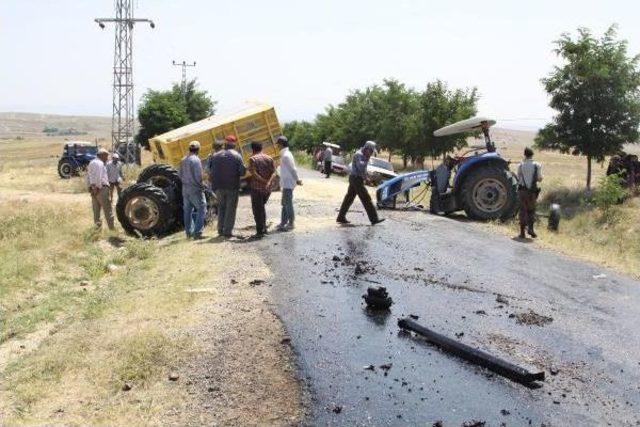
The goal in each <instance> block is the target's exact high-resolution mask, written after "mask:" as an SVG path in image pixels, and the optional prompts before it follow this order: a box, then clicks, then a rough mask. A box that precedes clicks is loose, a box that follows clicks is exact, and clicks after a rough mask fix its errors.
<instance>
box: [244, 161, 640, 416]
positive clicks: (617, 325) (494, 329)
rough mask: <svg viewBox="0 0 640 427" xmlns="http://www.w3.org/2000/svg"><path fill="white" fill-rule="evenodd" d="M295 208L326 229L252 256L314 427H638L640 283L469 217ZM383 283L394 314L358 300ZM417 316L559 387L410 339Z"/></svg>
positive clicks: (273, 240)
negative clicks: (263, 268)
mask: <svg viewBox="0 0 640 427" xmlns="http://www.w3.org/2000/svg"><path fill="white" fill-rule="evenodd" d="M310 174H311V173H307V174H306V176H305V178H306V179H307V180H308V179H315V176H316V175H310ZM296 203H297V205H298V209H297V213H298V215H299V216H305V217H307V218H308V217H317V218H318V223H319V224H321V225H319V226H318V227H317V228H314V229H310V230H306V231H305V230H297V231H295V232H288V233H275V234H273V235H271V236H269V237H268V238H266V239H263V240H261V241H259V242H257V243H256V245H257V246H258V247H259V248H260V250H261V251H262V253H263V255H264V259H265V261H266V262H267V263H268V264H269V266H270V268H271V269H272V271H273V272H274V277H273V278H272V279H270V283H269V285H270V286H268V287H266V288H265V292H268V293H269V295H270V299H271V300H272V301H273V302H274V308H275V311H276V313H277V314H278V315H279V316H280V317H281V319H282V320H283V322H284V324H285V327H286V329H287V331H288V333H289V335H290V336H291V345H292V346H293V348H294V350H295V353H296V355H297V357H298V365H299V371H300V377H301V378H302V379H303V380H304V381H305V383H306V384H307V386H308V389H309V393H310V396H311V400H310V407H309V414H308V417H307V421H306V422H307V424H309V425H345V426H346V425H349V426H351V425H375V426H379V425H429V426H430V425H432V423H435V422H437V421H442V422H443V425H445V426H449V425H451V426H459V425H462V424H463V423H465V422H467V423H468V422H472V421H473V420H475V421H484V422H486V423H487V424H486V425H491V426H494V425H495V426H497V425H509V426H511V425H515V426H519V425H535V426H541V425H546V426H551V425H553V426H558V425H561V426H566V425H575V426H578V425H580V426H590V425H594V426H595V425H616V426H618V425H640V334H639V333H638V327H637V326H638V319H639V317H640V283H639V282H637V281H634V280H632V279H630V278H627V277H623V276H621V275H618V274H615V273H613V272H611V271H607V270H605V269H603V268H600V267H597V266H594V265H590V264H586V263H583V262H579V261H575V260H572V259H569V258H567V257H564V256H561V255H558V254H555V253H551V252H548V251H543V250H540V249H538V248H536V247H535V246H534V245H532V244H526V243H522V242H518V241H514V240H512V239H510V238H508V237H504V236H501V235H496V234H490V233H488V232H487V231H484V230H483V229H482V228H481V227H478V226H477V225H474V224H472V223H466V222H461V221H459V220H454V219H448V218H442V217H436V216H432V215H430V214H427V213H424V212H399V211H393V212H391V211H384V212H383V213H382V214H383V216H385V217H387V218H388V220H387V221H386V222H385V223H383V224H381V225H378V226H375V227H371V226H369V225H368V223H367V221H366V218H365V216H364V214H363V212H362V211H363V209H362V207H361V205H359V202H358V201H357V200H356V203H355V204H354V207H353V210H354V212H352V213H350V214H349V218H350V219H351V220H352V221H353V223H354V224H355V225H354V226H338V225H336V224H334V223H333V222H331V221H328V220H327V218H329V217H333V216H335V209H336V208H337V205H336V206H333V205H332V204H331V203H327V202H319V201H317V200H311V199H308V200H304V199H302V200H301V199H300V198H298V199H297V200H296ZM270 209H271V213H275V212H276V211H277V209H278V207H277V206H272V207H271V208H270ZM322 224H324V225H322ZM334 257H336V258H335V260H336V261H334ZM347 257H348V258H347ZM338 259H339V261H337V260H338ZM362 261H365V262H366V264H363V263H362ZM358 263H360V270H361V271H359V273H361V274H356V264H358ZM603 275H604V276H603ZM378 284H381V285H384V286H386V287H387V289H388V290H389V293H390V295H391V296H392V298H393V300H394V302H395V303H394V305H393V306H392V307H391V310H390V312H389V313H387V314H374V313H371V312H368V311H367V310H366V308H365V306H364V302H363V299H362V298H361V296H362V294H364V293H365V291H366V288H367V287H368V286H377V285H378ZM529 310H532V311H533V312H534V313H535V315H528V316H527V315H525V316H522V315H523V314H530V312H529ZM410 314H412V315H415V316H419V318H418V320H417V322H419V323H421V324H423V325H425V326H428V327H430V328H432V329H434V330H435V331H438V332H440V333H442V334H445V335H447V336H449V337H452V338H456V339H459V340H460V341H461V342H464V343H466V344H469V345H472V346H474V347H477V348H480V349H484V350H486V351H488V352H490V353H492V354H494V355H496V356H500V357H503V358H506V359H507V360H509V361H511V362H514V363H517V364H519V365H522V366H524V367H527V368H531V369H532V370H543V371H545V372H546V375H547V378H546V380H545V381H544V382H543V383H542V384H541V385H542V387H540V388H537V389H531V388H527V387H524V386H522V385H520V384H516V383H514V382H511V381H509V380H507V379H504V378H502V377H499V376H497V375H494V374H491V373H490V372H489V371H487V370H485V369H483V368H479V367H477V366H474V365H471V364H469V363H467V362H464V361H461V360H460V359H458V358H456V357H454V356H451V355H448V354H446V353H444V352H442V351H440V350H438V349H437V348H436V347H434V346H433V345H431V344H429V343H427V342H426V341H424V340H422V339H420V338H416V337H415V336H413V335H407V334H403V333H399V328H398V326H397V319H398V318H401V317H403V316H407V315H410ZM536 315H540V316H546V317H548V318H551V319H552V320H549V319H546V320H545V318H543V317H536ZM514 316H515V317H514ZM519 320H524V321H525V323H521V322H519ZM527 321H533V322H534V323H535V324H527V323H526V322H527ZM386 364H391V367H390V368H389V369H387V370H385V369H382V368H380V366H381V365H386ZM369 365H373V366H374V370H370V369H365V367H367V366H369ZM274 392H277V391H274ZM503 423H504V424H503Z"/></svg>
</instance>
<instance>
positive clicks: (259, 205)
mask: <svg viewBox="0 0 640 427" xmlns="http://www.w3.org/2000/svg"><path fill="white" fill-rule="evenodd" d="M251 150H252V151H253V156H251V157H250V158H249V172H250V173H251V178H250V181H249V186H250V188H251V209H252V211H253V219H254V220H255V221H256V237H263V236H264V235H265V234H267V212H266V209H265V205H266V204H267V201H269V196H270V195H271V184H272V180H273V178H274V177H275V174H276V166H275V163H274V162H273V159H272V158H271V157H269V156H267V155H266V154H264V153H263V152H262V144H261V143H259V142H252V143H251Z"/></svg>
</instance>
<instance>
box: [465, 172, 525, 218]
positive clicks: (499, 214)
mask: <svg viewBox="0 0 640 427" xmlns="http://www.w3.org/2000/svg"><path fill="white" fill-rule="evenodd" d="M462 203H463V208H464V211H465V212H466V214H467V216H468V217H469V218H472V219H476V220H482V221H487V220H495V219H508V218H511V217H513V216H514V215H515V213H516V211H517V209H518V183H517V182H516V179H515V177H514V176H513V174H512V173H511V172H510V171H509V170H508V169H504V168H501V167H498V166H490V165H487V166H481V167H479V168H478V169H476V170H474V171H472V172H471V174H470V175H469V176H468V177H467V178H466V179H465V180H464V184H463V188H462Z"/></svg>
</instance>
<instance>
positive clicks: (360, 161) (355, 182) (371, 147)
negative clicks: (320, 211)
mask: <svg viewBox="0 0 640 427" xmlns="http://www.w3.org/2000/svg"><path fill="white" fill-rule="evenodd" d="M375 150H376V143H375V142H373V141H367V142H366V143H365V144H364V145H363V146H362V148H361V149H360V150H358V151H356V153H355V154H354V155H353V161H352V162H351V173H350V174H349V189H348V190H347V194H346V195H345V196H344V200H343V201H342V206H340V212H339V213H338V218H337V219H336V221H337V222H338V223H339V224H348V223H349V221H347V212H348V211H349V208H350V207H351V204H352V203H353V201H354V200H355V198H356V196H358V198H359V199H360V201H361V202H362V205H363V206H364V209H365V210H366V211H367V216H368V217H369V221H371V225H376V224H379V223H381V222H382V221H384V219H380V218H378V212H377V211H376V208H375V206H373V202H372V201H371V195H369V192H368V191H367V189H366V187H365V186H364V181H365V179H366V178H367V165H368V164H369V159H370V158H371V156H372V155H373V153H374V151H375Z"/></svg>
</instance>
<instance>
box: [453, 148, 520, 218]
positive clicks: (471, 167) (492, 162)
mask: <svg viewBox="0 0 640 427" xmlns="http://www.w3.org/2000/svg"><path fill="white" fill-rule="evenodd" d="M483 166H494V167H499V168H501V169H507V170H508V169H509V162H507V161H506V160H505V159H503V158H502V157H500V156H499V155H498V154H497V153H486V154H484V155H482V156H476V157H471V158H469V159H467V160H466V161H465V162H464V163H462V165H461V166H460V167H459V168H458V172H457V173H456V176H455V178H454V180H453V188H454V191H455V195H456V200H457V201H458V203H459V204H458V205H459V206H461V204H460V203H461V202H462V200H461V197H462V191H459V190H461V189H462V187H463V186H464V181H465V179H466V178H467V177H468V176H469V174H470V173H471V172H473V171H475V170H477V169H478V168H480V167H483Z"/></svg>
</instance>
